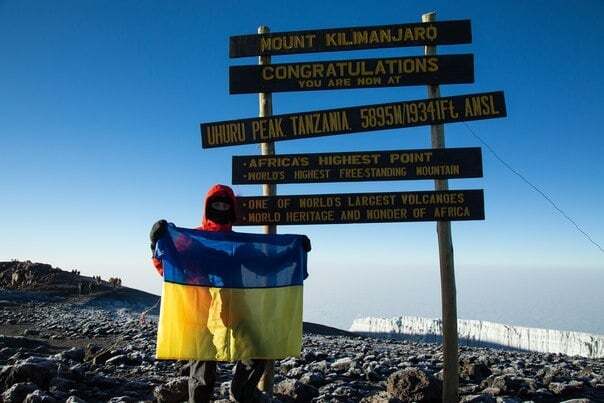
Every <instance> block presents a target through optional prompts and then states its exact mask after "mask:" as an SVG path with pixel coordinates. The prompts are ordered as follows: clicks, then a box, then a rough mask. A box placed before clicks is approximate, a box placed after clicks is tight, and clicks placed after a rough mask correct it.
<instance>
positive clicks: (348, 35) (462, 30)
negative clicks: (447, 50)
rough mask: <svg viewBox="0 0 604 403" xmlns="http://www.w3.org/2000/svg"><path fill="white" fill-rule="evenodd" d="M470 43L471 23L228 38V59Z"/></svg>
mask: <svg viewBox="0 0 604 403" xmlns="http://www.w3.org/2000/svg"><path fill="white" fill-rule="evenodd" d="M471 42H472V30H471V26H470V20H452V21H439V22H432V23H412V24H396V25H379V26H371V27H351V28H332V29H319V30H312V31H311V30H308V31H294V32H275V33H270V34H263V35H238V36H231V38H230V44H229V45H230V46H229V56H230V57H246V56H260V55H263V56H268V55H289V54H295V53H315V52H335V51H344V50H359V49H378V48H394V47H404V46H422V45H453V44H460V43H471Z"/></svg>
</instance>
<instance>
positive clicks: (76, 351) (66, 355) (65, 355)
mask: <svg viewBox="0 0 604 403" xmlns="http://www.w3.org/2000/svg"><path fill="white" fill-rule="evenodd" d="M84 356H85V352H84V349H82V348H75V347H72V348H70V349H69V350H65V351H62V352H60V353H59V354H55V356H54V357H55V358H56V359H57V360H60V361H75V362H82V361H84Z"/></svg>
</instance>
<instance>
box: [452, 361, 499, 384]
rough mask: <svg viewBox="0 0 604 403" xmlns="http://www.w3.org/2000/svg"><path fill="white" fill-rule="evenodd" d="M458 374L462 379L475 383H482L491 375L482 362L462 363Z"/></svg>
mask: <svg viewBox="0 0 604 403" xmlns="http://www.w3.org/2000/svg"><path fill="white" fill-rule="evenodd" d="M460 372H461V376H462V377H463V378H465V379H469V380H472V381H474V382H477V383H480V382H482V381H483V380H484V379H486V378H487V377H488V376H489V375H491V373H492V371H491V370H490V369H489V367H488V366H487V365H486V364H484V363H482V362H464V363H463V365H462V367H461V371H460Z"/></svg>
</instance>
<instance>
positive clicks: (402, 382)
mask: <svg viewBox="0 0 604 403" xmlns="http://www.w3.org/2000/svg"><path fill="white" fill-rule="evenodd" d="M386 390H387V391H388V393H389V394H390V396H392V397H395V398H397V399H400V400H402V401H403V402H413V401H416V402H440V401H441V395H442V382H441V381H439V380H438V379H436V378H434V377H433V376H431V375H428V374H427V373H425V372H424V371H422V370H420V369H417V368H405V369H402V370H400V371H397V372H395V373H393V374H392V375H390V376H389V377H388V380H387V381H386Z"/></svg>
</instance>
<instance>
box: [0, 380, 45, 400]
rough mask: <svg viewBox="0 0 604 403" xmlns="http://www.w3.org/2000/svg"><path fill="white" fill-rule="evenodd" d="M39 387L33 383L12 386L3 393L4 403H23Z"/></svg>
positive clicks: (20, 383)
mask: <svg viewBox="0 0 604 403" xmlns="http://www.w3.org/2000/svg"><path fill="white" fill-rule="evenodd" d="M36 389H38V387H37V386H36V385H35V384H33V383H31V382H19V383H15V384H14V385H12V386H11V387H10V388H8V389H6V391H4V393H2V402H3V403H21V402H23V399H25V397H26V396H27V395H29V394H30V393H31V392H33V391H34V390H36Z"/></svg>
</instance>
